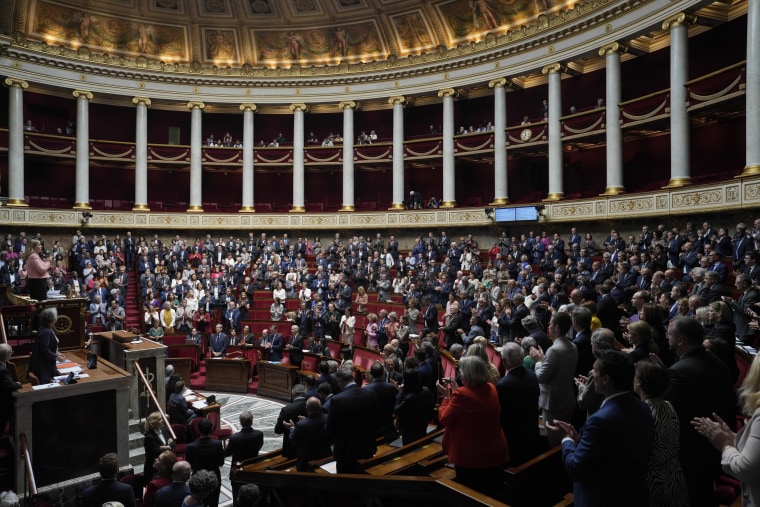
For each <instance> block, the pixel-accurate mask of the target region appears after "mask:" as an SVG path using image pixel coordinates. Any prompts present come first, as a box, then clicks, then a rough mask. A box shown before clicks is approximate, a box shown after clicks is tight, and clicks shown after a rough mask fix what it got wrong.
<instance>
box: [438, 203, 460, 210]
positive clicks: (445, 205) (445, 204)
mask: <svg viewBox="0 0 760 507" xmlns="http://www.w3.org/2000/svg"><path fill="white" fill-rule="evenodd" d="M456 205H457V202H456V201H441V206H440V207H441V208H446V209H448V208H455V207H456Z"/></svg>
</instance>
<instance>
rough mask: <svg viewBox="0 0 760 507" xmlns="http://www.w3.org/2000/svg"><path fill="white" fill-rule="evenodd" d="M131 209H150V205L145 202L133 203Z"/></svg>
mask: <svg viewBox="0 0 760 507" xmlns="http://www.w3.org/2000/svg"><path fill="white" fill-rule="evenodd" d="M132 211H150V207H149V206H148V205H147V204H135V205H134V206H132Z"/></svg>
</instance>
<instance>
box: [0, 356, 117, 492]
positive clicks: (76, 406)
mask: <svg viewBox="0 0 760 507" xmlns="http://www.w3.org/2000/svg"><path fill="white" fill-rule="evenodd" d="M64 355H65V356H66V360H67V361H70V362H75V363H77V364H78V365H79V366H81V367H82V368H83V371H82V373H83V374H85V373H86V374H87V375H89V377H87V378H80V379H79V380H78V381H77V383H76V384H69V385H56V386H54V387H48V386H41V387H40V386H37V388H36V389H35V388H34V387H32V386H30V385H26V386H24V387H23V388H21V389H20V390H18V391H16V392H15V393H14V394H13V396H14V397H15V398H16V415H15V424H14V435H13V436H14V441H15V442H20V441H21V440H20V434H21V433H25V434H26V438H27V441H28V443H29V448H30V451H31V455H32V461H33V463H34V473H35V479H36V481H37V486H38V487H43V486H49V485H51V484H55V483H58V482H63V481H66V480H69V479H74V478H77V477H81V476H83V475H88V474H93V473H97V472H98V459H99V458H100V457H101V456H102V455H104V454H106V453H108V452H117V453H118V455H119V466H128V465H129V415H128V413H127V406H128V404H127V402H128V397H129V387H130V380H131V379H130V374H129V373H128V372H126V371H124V370H123V369H122V368H120V367H118V366H116V365H114V364H112V363H110V362H108V361H102V360H101V361H98V366H97V368H96V369H93V370H88V369H87V352H86V351H84V350H81V349H80V350H77V351H68V352H65V353H64ZM15 455H16V491H24V487H25V486H26V484H25V480H24V461H23V458H22V455H21V453H20V452H16V453H15Z"/></svg>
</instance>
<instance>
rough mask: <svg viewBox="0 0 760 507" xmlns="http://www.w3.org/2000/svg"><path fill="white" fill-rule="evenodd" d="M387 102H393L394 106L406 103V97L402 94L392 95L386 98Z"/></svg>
mask: <svg viewBox="0 0 760 507" xmlns="http://www.w3.org/2000/svg"><path fill="white" fill-rule="evenodd" d="M388 104H393V105H394V106H395V105H396V104H401V105H402V106H405V105H406V97H404V96H403V95H394V96H393V97H390V98H389V99H388Z"/></svg>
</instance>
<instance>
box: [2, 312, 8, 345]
mask: <svg viewBox="0 0 760 507" xmlns="http://www.w3.org/2000/svg"><path fill="white" fill-rule="evenodd" d="M0 337H2V339H3V343H8V338H7V337H6V336H5V318H4V317H3V312H0Z"/></svg>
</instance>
